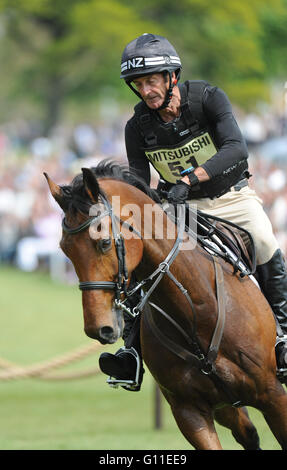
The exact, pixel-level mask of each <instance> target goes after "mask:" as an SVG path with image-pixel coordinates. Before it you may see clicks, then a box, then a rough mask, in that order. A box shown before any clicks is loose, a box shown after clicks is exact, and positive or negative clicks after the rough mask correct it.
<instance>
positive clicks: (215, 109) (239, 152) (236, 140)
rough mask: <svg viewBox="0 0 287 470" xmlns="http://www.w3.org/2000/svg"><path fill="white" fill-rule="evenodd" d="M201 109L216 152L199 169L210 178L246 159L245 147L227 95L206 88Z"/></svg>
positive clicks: (217, 89) (215, 88) (218, 90)
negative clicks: (206, 120) (211, 134)
mask: <svg viewBox="0 0 287 470" xmlns="http://www.w3.org/2000/svg"><path fill="white" fill-rule="evenodd" d="M203 109H204V112H205V114H206V116H207V119H208V121H209V122H210V124H211V126H212V128H213V138H214V141H215V144H216V146H217V148H218V151H217V153H216V154H215V155H213V157H211V158H210V159H209V160H207V161H206V162H205V163H204V164H203V165H201V167H202V168H203V169H204V170H205V171H206V173H207V174H208V175H209V177H210V178H212V177H213V176H218V175H222V174H223V172H224V171H226V170H228V168H231V167H232V166H233V165H236V164H237V163H238V162H239V161H240V160H243V159H247V158H248V151H247V146H246V143H245V141H244V138H243V136H242V134H241V131H240V129H239V127H238V124H237V122H236V120H235V118H234V116H233V113H232V107H231V104H230V101H229V99H228V97H227V95H226V94H225V93H224V91H222V90H221V89H220V88H217V87H211V86H209V87H207V89H206V91H205V94H204V98H203Z"/></svg>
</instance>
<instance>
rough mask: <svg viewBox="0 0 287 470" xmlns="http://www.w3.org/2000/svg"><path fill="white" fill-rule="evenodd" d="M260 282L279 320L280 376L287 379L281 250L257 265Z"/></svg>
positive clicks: (286, 279) (286, 287) (286, 297)
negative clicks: (265, 261)
mask: <svg viewBox="0 0 287 470" xmlns="http://www.w3.org/2000/svg"><path fill="white" fill-rule="evenodd" d="M257 274H258V282H259V285H260V287H261V290H262V292H263V294H264V295H265V297H266V299H267V300H268V302H269V304H270V306H271V308H272V310H273V312H274V315H275V318H276V320H277V340H276V345H275V352H276V359H277V368H278V377H279V378H282V377H283V381H284V383H285V381H286V380H287V272H286V266H285V262H284V259H283V256H282V253H281V250H279V249H278V250H276V251H275V253H274V255H273V256H272V258H271V259H270V260H269V261H268V262H267V263H265V264H261V265H259V266H257Z"/></svg>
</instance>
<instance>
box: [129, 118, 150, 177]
mask: <svg viewBox="0 0 287 470" xmlns="http://www.w3.org/2000/svg"><path fill="white" fill-rule="evenodd" d="M125 142H126V151H127V158H128V162H129V167H130V169H133V170H135V171H136V173H137V174H138V175H139V176H140V177H141V178H143V179H144V180H145V182H146V183H147V184H150V167H149V161H148V159H147V157H146V156H145V153H144V151H143V150H142V149H143V145H144V142H143V138H142V136H141V134H140V132H139V131H138V129H137V128H136V126H134V125H132V124H131V122H130V121H128V122H127V125H126V128H125Z"/></svg>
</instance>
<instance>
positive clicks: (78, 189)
mask: <svg viewBox="0 0 287 470" xmlns="http://www.w3.org/2000/svg"><path fill="white" fill-rule="evenodd" d="M90 169H91V170H92V172H93V173H94V174H95V176H96V178H112V179H114V180H116V181H124V182H126V183H128V184H130V185H131V186H134V187H135V188H137V189H139V190H140V191H142V192H143V193H145V194H147V195H148V196H149V197H150V198H151V199H152V200H153V201H155V202H158V203H160V198H159V196H158V194H157V192H156V190H155V189H152V188H150V187H149V186H148V184H147V183H146V182H145V181H144V179H143V178H141V177H140V176H139V175H138V174H137V173H136V172H135V171H134V170H132V169H129V168H128V166H127V165H120V164H119V163H116V162H115V161H113V160H109V159H105V160H102V161H101V162H100V163H99V164H98V165H97V166H95V167H91V168H90ZM61 189H62V193H63V199H64V204H65V206H66V207H67V208H68V210H73V211H80V212H83V213H85V214H87V213H88V212H89V209H90V207H91V205H92V202H91V201H90V200H89V198H88V196H87V192H86V190H85V187H84V183H83V174H82V173H80V174H78V175H77V176H75V177H74V179H73V180H72V182H71V184H70V185H66V186H61ZM100 193H101V194H102V195H103V196H104V192H103V191H102V190H101V188H100Z"/></svg>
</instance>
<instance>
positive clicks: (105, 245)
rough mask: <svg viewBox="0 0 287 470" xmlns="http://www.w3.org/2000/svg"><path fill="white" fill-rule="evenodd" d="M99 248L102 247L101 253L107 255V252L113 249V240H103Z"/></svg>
mask: <svg viewBox="0 0 287 470" xmlns="http://www.w3.org/2000/svg"><path fill="white" fill-rule="evenodd" d="M99 246H100V249H101V251H102V252H103V253H105V252H106V251H108V250H109V249H110V248H111V246H112V239H111V238H103V239H102V240H100V242H99Z"/></svg>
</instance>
